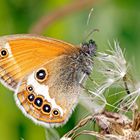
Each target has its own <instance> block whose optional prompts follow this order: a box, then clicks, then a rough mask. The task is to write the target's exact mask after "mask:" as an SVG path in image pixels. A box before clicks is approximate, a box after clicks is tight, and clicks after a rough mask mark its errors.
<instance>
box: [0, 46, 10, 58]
mask: <svg viewBox="0 0 140 140" xmlns="http://www.w3.org/2000/svg"><path fill="white" fill-rule="evenodd" d="M0 55H1V57H2V58H5V57H7V56H8V50H7V49H5V48H3V49H1V51H0Z"/></svg>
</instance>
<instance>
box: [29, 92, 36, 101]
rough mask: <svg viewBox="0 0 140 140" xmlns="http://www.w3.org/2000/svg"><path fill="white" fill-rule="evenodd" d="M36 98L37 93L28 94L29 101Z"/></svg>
mask: <svg viewBox="0 0 140 140" xmlns="http://www.w3.org/2000/svg"><path fill="white" fill-rule="evenodd" d="M34 99H35V95H34V94H29V95H28V101H29V102H33V101H34Z"/></svg>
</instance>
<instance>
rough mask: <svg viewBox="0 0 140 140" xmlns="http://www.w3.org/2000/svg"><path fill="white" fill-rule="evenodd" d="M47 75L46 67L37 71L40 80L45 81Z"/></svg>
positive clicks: (37, 77)
mask: <svg viewBox="0 0 140 140" xmlns="http://www.w3.org/2000/svg"><path fill="white" fill-rule="evenodd" d="M46 76H47V72H46V70H45V69H40V70H38V71H37V72H36V79H37V80H38V81H39V82H43V81H44V80H45V79H46Z"/></svg>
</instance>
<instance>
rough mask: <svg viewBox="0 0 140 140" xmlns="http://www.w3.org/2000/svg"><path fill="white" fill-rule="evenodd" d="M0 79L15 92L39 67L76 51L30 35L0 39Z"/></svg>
mask: <svg viewBox="0 0 140 140" xmlns="http://www.w3.org/2000/svg"><path fill="white" fill-rule="evenodd" d="M0 50H1V57H0V78H1V81H2V83H4V84H5V85H6V86H7V87H8V88H10V89H12V90H15V89H16V87H17V84H18V82H19V81H20V80H21V79H22V78H23V77H25V76H26V75H28V74H29V73H31V72H32V71H33V70H35V69H36V68H39V67H40V66H41V65H43V64H45V63H47V62H49V61H51V60H53V59H55V58H57V57H58V56H60V55H67V54H69V53H72V52H74V51H76V48H75V47H73V46H72V45H70V44H68V43H64V42H61V41H58V40H54V39H50V38H43V37H37V36H30V35H13V36H5V37H1V38H0Z"/></svg>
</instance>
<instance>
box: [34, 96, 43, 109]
mask: <svg viewBox="0 0 140 140" xmlns="http://www.w3.org/2000/svg"><path fill="white" fill-rule="evenodd" d="M42 104H43V99H42V97H37V98H36V99H35V100H34V105H35V106H36V107H37V108H40V107H41V106H42Z"/></svg>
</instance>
